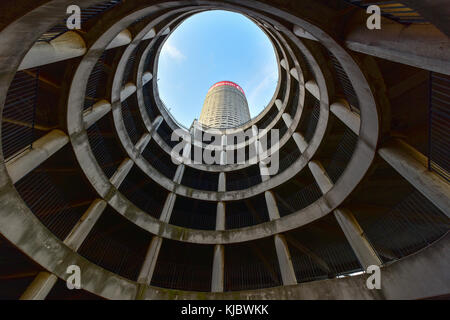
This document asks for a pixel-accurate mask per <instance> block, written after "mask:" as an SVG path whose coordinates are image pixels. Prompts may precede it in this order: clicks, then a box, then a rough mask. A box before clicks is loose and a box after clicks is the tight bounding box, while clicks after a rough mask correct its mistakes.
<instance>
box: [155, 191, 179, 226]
mask: <svg viewBox="0 0 450 320" xmlns="http://www.w3.org/2000/svg"><path fill="white" fill-rule="evenodd" d="M176 199H177V195H176V194H175V193H173V192H171V193H169V195H168V196H167V198H166V202H165V203H164V207H163V210H162V212H161V216H160V217H159V220H161V221H162V222H166V223H168V222H169V221H170V216H171V215H172V210H173V206H174V205H175V200H176Z"/></svg>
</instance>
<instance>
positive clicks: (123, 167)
mask: <svg viewBox="0 0 450 320" xmlns="http://www.w3.org/2000/svg"><path fill="white" fill-rule="evenodd" d="M133 164H134V162H133V160H131V159H129V158H128V159H125V160H124V161H123V162H122V163H121V164H120V166H119V168H117V170H116V172H114V174H113V176H112V177H111V179H109V181H110V182H111V183H112V184H113V185H114V186H115V187H116V188H119V187H120V185H121V184H122V182H123V180H125V178H126V176H127V175H128V173H129V172H130V170H131V168H132V167H133Z"/></svg>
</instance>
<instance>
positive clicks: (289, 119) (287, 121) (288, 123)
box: [281, 113, 292, 128]
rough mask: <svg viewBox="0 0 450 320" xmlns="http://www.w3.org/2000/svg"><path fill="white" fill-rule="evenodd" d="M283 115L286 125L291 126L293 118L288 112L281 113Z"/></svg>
mask: <svg viewBox="0 0 450 320" xmlns="http://www.w3.org/2000/svg"><path fill="white" fill-rule="evenodd" d="M281 116H282V117H283V120H284V123H285V124H286V127H288V128H290V127H291V124H292V118H291V116H290V115H289V114H288V113H283V114H282V115H281Z"/></svg>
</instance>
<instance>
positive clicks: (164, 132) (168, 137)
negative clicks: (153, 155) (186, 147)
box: [157, 121, 179, 148]
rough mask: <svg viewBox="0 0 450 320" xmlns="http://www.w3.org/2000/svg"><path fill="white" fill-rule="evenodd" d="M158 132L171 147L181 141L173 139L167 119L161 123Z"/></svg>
mask: <svg viewBox="0 0 450 320" xmlns="http://www.w3.org/2000/svg"><path fill="white" fill-rule="evenodd" d="M157 133H158V134H159V136H160V137H161V139H163V140H164V142H166V144H167V145H168V146H169V147H170V148H173V147H175V146H176V145H177V144H178V143H179V141H178V140H177V141H172V129H171V128H170V127H169V125H168V124H167V123H166V121H163V122H162V123H161V125H160V126H159V128H158V130H157Z"/></svg>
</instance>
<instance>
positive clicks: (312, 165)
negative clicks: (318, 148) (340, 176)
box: [308, 160, 333, 194]
mask: <svg viewBox="0 0 450 320" xmlns="http://www.w3.org/2000/svg"><path fill="white" fill-rule="evenodd" d="M308 167H309V170H310V171H311V173H312V175H313V176H314V179H315V180H316V182H317V185H318V186H319V188H320V191H322V193H323V194H325V193H327V192H328V191H330V189H331V188H332V187H333V182H332V181H331V180H330V178H329V177H328V174H327V172H326V171H325V169H324V167H323V166H322V164H321V163H320V162H319V161H316V160H313V161H310V162H309V163H308Z"/></svg>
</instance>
